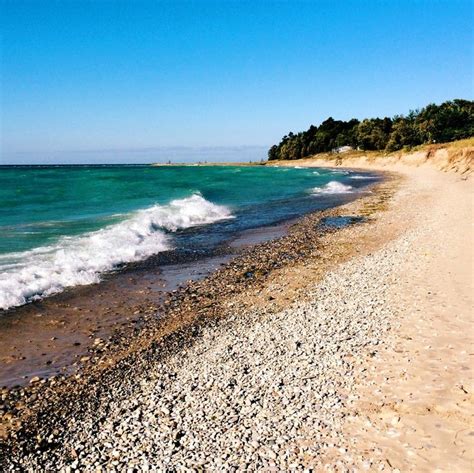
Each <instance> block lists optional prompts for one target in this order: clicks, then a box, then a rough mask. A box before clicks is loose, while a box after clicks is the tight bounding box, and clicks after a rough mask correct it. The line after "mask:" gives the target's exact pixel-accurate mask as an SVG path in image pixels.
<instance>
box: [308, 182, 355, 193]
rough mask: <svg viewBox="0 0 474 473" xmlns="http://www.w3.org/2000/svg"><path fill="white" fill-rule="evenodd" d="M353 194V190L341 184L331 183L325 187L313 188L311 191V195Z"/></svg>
mask: <svg viewBox="0 0 474 473" xmlns="http://www.w3.org/2000/svg"><path fill="white" fill-rule="evenodd" d="M351 192H353V188H352V187H351V186H348V185H346V184H343V183H342V182H337V181H331V182H328V183H327V184H326V185H325V186H322V187H314V188H313V189H312V193H313V194H349V193H351Z"/></svg>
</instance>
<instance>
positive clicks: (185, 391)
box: [3, 197, 409, 471]
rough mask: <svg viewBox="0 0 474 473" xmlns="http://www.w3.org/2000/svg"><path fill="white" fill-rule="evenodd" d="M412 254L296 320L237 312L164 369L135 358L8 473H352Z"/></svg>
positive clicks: (390, 252)
mask: <svg viewBox="0 0 474 473" xmlns="http://www.w3.org/2000/svg"><path fill="white" fill-rule="evenodd" d="M373 198H374V197H371V199H373ZM344 231H348V232H350V231H351V229H350V228H348V229H346V230H344ZM408 246H409V236H408V235H405V236H404V237H403V238H402V239H400V240H398V241H395V242H394V243H392V244H389V245H386V246H384V247H383V248H382V249H381V250H379V251H377V252H374V253H373V254H370V255H368V256H362V257H358V258H355V259H352V260H350V263H349V264H343V265H341V266H339V267H337V268H336V269H335V270H332V271H330V272H329V273H327V274H326V275H325V277H324V278H323V279H322V280H321V281H319V282H318V283H315V284H314V285H313V286H311V289H310V290H309V291H308V293H307V294H306V295H305V298H304V299H298V300H296V301H295V302H294V303H293V304H292V305H291V306H290V307H288V308H286V309H285V310H277V311H275V310H274V309H272V308H271V307H268V308H266V307H263V308H250V309H249V308H248V307H241V308H238V307H232V306H230V307H229V308H228V310H227V311H226V317H225V318H222V319H221V318H216V319H215V320H212V321H211V322H209V323H207V324H205V325H204V326H203V327H202V328H201V329H199V330H197V332H196V334H197V335H199V336H196V337H195V340H194V341H193V343H190V344H186V343H185V344H183V345H182V346H180V347H179V349H175V350H173V351H172V352H170V355H169V356H166V357H162V359H158V360H154V359H150V358H149V356H150V355H149V354H148V357H147V356H146V354H145V356H142V355H143V354H142V353H140V352H137V353H135V354H134V353H133V352H132V354H131V355H129V357H128V358H127V359H126V361H127V363H126V364H125V365H124V366H123V368H121V367H120V362H119V363H118V369H116V370H115V372H114V373H115V375H117V374H118V375H120V376H121V379H120V376H119V379H117V377H116V376H115V375H114V377H113V380H114V382H113V383H112V382H110V383H109V378H108V377H107V376H104V378H103V384H102V385H101V386H99V387H97V388H96V391H93V390H92V391H91V393H89V395H88V397H84V398H83V401H82V402H83V410H82V412H80V415H78V414H79V413H78V411H77V405H74V404H73V401H71V410H70V411H68V406H67V403H68V400H67V398H66V397H65V398H64V403H63V406H62V410H61V413H60V416H58V417H60V418H51V417H50V416H49V414H48V411H47V410H45V412H40V413H39V414H38V415H37V417H36V420H35V423H34V425H33V427H31V426H29V427H28V428H27V430H26V431H24V432H23V433H22V434H21V436H20V437H18V438H17V439H16V442H14V444H13V447H11V448H10V449H9V450H4V451H5V452H7V453H8V457H7V456H5V458H4V459H3V461H4V468H5V469H10V470H14V469H27V470H30V471H43V470H57V469H65V470H68V469H72V470H74V469H79V470H92V469H94V470H97V469H99V470H100V469H104V470H107V471H113V470H116V471H122V470H124V469H126V468H134V467H135V468H137V469H138V470H146V469H147V468H149V469H152V470H155V469H157V470H162V471H163V470H171V471H173V470H187V469H192V470H201V469H209V470H212V471H223V470H237V469H240V470H255V469H269V470H272V469H273V470H275V471H279V470H288V469H308V468H310V469H312V468H320V467H321V466H322V465H323V464H325V465H326V464H327V463H328V462H330V461H332V460H331V459H334V467H335V468H338V467H341V468H342V469H343V470H344V466H347V465H351V464H352V463H353V462H354V461H355V459H354V458H352V457H351V453H350V451H349V450H348V444H347V439H345V438H344V437H343V434H342V430H341V429H342V424H343V422H344V419H345V417H346V416H347V415H348V413H349V404H350V403H351V402H352V401H353V400H354V397H355V395H354V394H353V393H352V392H351V391H352V388H353V386H354V383H355V382H356V379H357V377H358V376H363V371H364V370H365V368H364V362H365V360H366V359H367V358H368V357H369V358H370V357H375V356H377V353H378V350H379V348H380V346H381V345H382V344H383V342H384V335H385V333H386V331H387V330H388V329H389V328H390V324H391V322H392V321H393V318H394V312H393V310H394V309H393V307H391V306H389V305H387V304H386V298H385V295H386V290H387V288H388V286H389V285H390V283H391V281H392V279H393V278H395V277H396V275H397V265H399V264H400V263H401V261H402V260H403V253H404V251H406V250H407V248H408ZM263 247H265V248H268V247H269V245H264V246H263ZM285 289H286V288H285V287H284V286H283V287H281V286H280V287H278V286H277V285H276V283H275V287H270V290H272V291H274V292H275V293H277V292H279V291H282V290H283V291H285ZM223 305H225V300H224V301H223V304H221V306H220V307H223ZM133 356H136V370H134V364H133ZM131 361H132V362H131ZM95 382H96V384H97V379H96V381H95ZM44 392H45V391H43V393H44ZM94 392H97V396H96V397H94ZM46 395H47V391H46ZM71 399H76V398H71ZM28 429H29V430H28ZM32 437H34V438H32ZM383 467H384V466H383V465H382V466H381V468H383Z"/></svg>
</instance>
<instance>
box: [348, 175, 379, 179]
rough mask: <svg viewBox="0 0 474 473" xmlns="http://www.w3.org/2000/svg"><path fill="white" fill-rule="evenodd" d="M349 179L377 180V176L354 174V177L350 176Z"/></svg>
mask: <svg viewBox="0 0 474 473" xmlns="http://www.w3.org/2000/svg"><path fill="white" fill-rule="evenodd" d="M349 179H356V180H358V179H364V180H365V179H377V178H376V177H375V176H361V175H360V174H354V175H353V176H349Z"/></svg>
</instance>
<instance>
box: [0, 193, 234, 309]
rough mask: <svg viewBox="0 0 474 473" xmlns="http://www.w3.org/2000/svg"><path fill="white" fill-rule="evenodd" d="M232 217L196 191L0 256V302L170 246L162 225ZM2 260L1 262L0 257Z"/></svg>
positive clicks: (51, 290)
mask: <svg viewBox="0 0 474 473" xmlns="http://www.w3.org/2000/svg"><path fill="white" fill-rule="evenodd" d="M228 218H233V217H232V214H231V213H230V211H229V209H228V208H227V207H224V206H220V205H216V204H213V203H212V202H209V201H207V200H206V199H204V198H203V197H202V196H201V195H199V194H193V195H192V196H191V197H188V198H185V199H178V200H174V201H171V202H170V203H169V204H167V205H155V206H153V207H150V208H147V209H143V210H139V211H137V212H134V213H133V214H131V215H130V216H129V217H128V218H127V219H126V220H124V221H122V222H120V223H116V224H113V225H110V226H108V227H105V228H102V229H101V230H98V231H95V232H90V233H87V234H84V235H81V236H75V237H63V238H62V239H61V240H59V241H58V242H57V243H56V244H54V245H51V246H44V247H40V248H35V249H34V250H30V251H25V252H22V253H16V254H12V253H10V254H6V255H2V256H1V257H0V271H1V273H0V308H1V309H8V308H10V307H14V306H18V305H22V304H25V303H26V302H28V301H32V300H36V299H40V298H42V297H45V296H48V295H51V294H55V293H57V292H61V291H62V290H64V289H65V288H67V287H71V286H77V285H84V284H91V283H96V282H99V280H100V275H101V274H102V273H104V272H107V271H110V270H113V269H114V268H116V267H117V266H118V265H120V264H123V263H130V262H134V261H140V260H143V259H145V258H147V257H149V256H151V255H153V254H157V253H160V252H161V251H165V250H168V249H171V248H172V242H171V238H170V236H169V235H168V234H167V233H166V231H169V232H174V231H177V230H179V229H184V228H189V227H193V226H197V225H206V224H210V223H213V222H217V221H219V220H223V219H228ZM2 261H3V262H2Z"/></svg>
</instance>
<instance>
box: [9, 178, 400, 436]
mask: <svg viewBox="0 0 474 473" xmlns="http://www.w3.org/2000/svg"><path fill="white" fill-rule="evenodd" d="M392 184H393V181H392V180H390V179H388V178H387V179H386V181H384V182H382V183H379V184H375V185H374V186H375V187H379V186H381V187H391V186H392ZM379 198H382V199H384V198H385V197H384V196H382V197H380V196H379V194H378V193H376V194H368V195H366V196H362V197H359V198H358V199H356V200H354V201H352V202H350V203H349V204H345V205H343V206H342V207H334V208H331V209H328V210H325V211H322V212H315V213H312V214H309V215H306V216H304V217H301V218H300V219H298V220H297V222H294V223H292V224H291V225H290V228H289V232H288V233H287V234H286V235H285V236H283V237H280V238H278V239H276V240H270V241H268V242H264V243H257V245H253V246H252V247H250V248H249V249H246V250H244V251H243V254H242V255H239V256H236V257H235V259H234V260H233V261H232V263H231V264H230V265H229V266H227V267H226V266H225V267H223V268H222V269H218V270H216V271H215V272H213V273H211V274H210V275H208V276H207V277H206V278H205V279H204V280H201V281H193V282H191V283H189V284H188V285H186V286H185V287H182V288H181V289H179V290H176V291H175V292H172V293H171V299H170V300H168V301H165V304H166V306H167V308H168V312H169V314H168V315H167V316H165V319H166V320H167V323H168V325H169V326H166V324H163V323H162V320H160V321H157V320H155V319H154V318H153V317H151V316H150V315H149V314H148V315H146V314H145V315H144V318H143V321H142V322H141V325H145V326H146V329H145V332H146V333H139V332H140V330H139V329H138V327H134V328H132V327H130V328H129V330H130V331H131V334H132V337H133V342H134V343H135V346H134V347H131V348H126V347H123V346H122V345H123V340H124V339H127V338H128V337H127V335H126V334H125V333H120V332H118V333H117V334H116V335H115V336H112V339H111V340H109V341H106V340H102V341H101V342H100V343H99V344H98V346H94V347H93V349H92V352H91V353H88V355H89V359H88V360H87V363H86V366H85V368H86V371H87V370H88V369H91V371H92V372H93V371H94V368H97V367H99V371H100V368H102V365H103V364H104V363H103V362H102V360H101V358H102V356H101V352H102V351H105V353H104V355H105V357H106V358H108V357H111V356H113V352H114V351H115V350H118V351H119V352H120V351H122V352H125V354H124V353H122V354H121V355H120V357H124V356H127V354H128V353H127V352H133V351H134V350H137V351H140V350H141V349H142V347H140V343H141V342H142V339H145V340H146V341H145V345H150V342H149V339H150V338H153V339H156V338H157V337H158V338H160V337H163V336H164V335H167V336H168V335H170V334H171V337H173V334H174V333H175V332H178V331H179V330H180V329H179V328H178V327H180V326H184V327H185V326H186V325H189V324H190V323H193V320H194V319H195V320H196V321H197V323H198V324H199V323H200V319H201V318H202V317H203V316H204V317H205V318H207V319H209V318H212V317H215V314H216V313H218V312H219V311H220V310H222V306H223V305H225V303H224V302H222V303H217V304H215V306H214V307H209V303H208V300H209V299H212V298H213V297H217V298H218V299H222V298H223V297H226V296H227V297H229V295H231V296H233V294H234V292H235V290H236V289H240V290H242V289H245V287H246V286H249V287H252V286H257V287H258V285H259V284H260V283H261V279H265V277H266V273H268V272H272V271H273V272H274V271H275V270H276V269H280V268H282V267H284V266H285V265H287V264H288V263H289V262H290V263H292V262H294V261H297V260H304V258H306V257H307V255H305V254H303V253H302V250H303V249H304V247H305V246H306V252H308V251H313V248H312V246H313V243H312V242H310V241H309V240H307V241H306V242H305V244H304V245H301V243H302V238H304V237H306V236H308V235H311V236H313V237H315V238H316V237H323V238H324V236H323V235H324V232H322V229H320V228H316V226H315V224H317V222H319V221H320V220H321V219H322V218H323V217H325V216H330V215H333V216H334V215H338V214H341V212H344V211H345V210H346V209H347V208H348V207H349V208H350V207H353V206H356V207H364V204H362V202H361V201H373V200H378V199H379ZM369 212H370V206H369ZM327 233H328V235H330V234H332V233H333V230H332V231H331V230H327ZM287 240H290V247H291V251H290V248H289V247H288V243H287ZM316 253H317V254H319V251H318V250H316ZM332 256H334V255H332ZM268 257H270V258H268ZM316 257H317V256H316ZM325 257H326V259H327V261H326V262H325V264H326V265H329V264H330V265H332V264H336V259H334V260H333V261H330V260H331V255H329V254H328V255H325ZM259 260H262V261H259ZM259 264H263V265H266V267H264V268H258V269H257V274H256V276H255V277H250V278H247V277H245V276H243V277H242V275H245V274H246V273H248V270H249V269H254V268H255V266H256V265H257V266H258V265H259ZM254 270H255V269H254ZM223 272H224V273H226V274H224V275H223V274H222V273H223ZM226 279H227V280H229V281H228V282H229V283H230V284H226V286H227V287H225V288H223V287H222V286H223V281H225V280H226ZM198 293H199V295H197V294H198ZM213 294H216V296H213ZM181 299H182V300H181ZM197 299H199V300H198V301H197ZM190 303H192V305H193V307H192V309H193V310H191V311H190V309H191V307H190ZM273 303H274V305H276V304H279V303H280V298H279V297H276V298H275V301H274V302H273ZM283 303H284V302H283ZM199 305H201V307H199ZM183 306H184V307H183ZM183 308H184V311H183ZM183 312H184V315H183ZM186 312H187V313H186ZM190 312H191V313H190ZM192 312H195V313H194V314H193V313H192ZM177 313H178V314H179V316H178V317H177V319H178V321H176V320H175V319H174V317H176V314H177ZM179 319H180V320H181V321H179ZM162 325H165V326H162ZM150 334H151V335H150ZM179 337H180V334H179V333H178V334H177V338H179ZM191 338H192V337H191ZM174 343H175V341H174V340H173V341H172V342H170V345H173V344H174ZM114 363H116V361H114ZM84 376H87V373H86V374H84V373H82V372H81V374H80V377H79V379H80V380H81V381H79V383H82V379H83V377H84ZM51 382H52V383H53V386H55V388H54V389H55V390H58V391H59V389H58V385H60V384H62V383H64V384H65V385H66V386H67V387H65V388H64V390H65V391H68V390H69V386H68V385H69V383H72V384H74V383H75V378H74V376H72V377H67V376H66V377H64V376H61V375H60V376H58V377H53V378H52V380H41V382H38V383H33V384H30V385H28V386H26V387H20V388H18V389H16V390H13V391H11V390H9V389H3V391H2V392H3V394H4V396H7V393H8V395H12V394H13V399H12V400H11V401H7V402H6V403H5V407H7V406H12V405H15V404H16V400H15V399H16V396H17V395H18V397H20V398H21V397H24V393H26V392H29V391H35V390H36V389H38V388H40V389H42V390H43V389H45V390H46V389H47V388H45V387H43V385H44V386H46V385H50V384H51ZM61 390H62V389H61ZM60 397H61V395H58V401H59V402H61V401H60V400H59V398H60ZM29 407H30V408H31V407H32V406H31V405H30V406H29ZM5 410H6V411H7V412H8V413H11V410H10V409H9V408H8V407H7V408H6V409H5ZM32 410H33V411H34V410H36V407H33V409H32ZM13 412H15V409H14V410H13ZM17 414H20V415H19V416H18V415H15V416H12V418H8V419H7V422H8V424H11V425H12V426H15V425H16V423H17V418H18V417H20V418H23V414H24V413H23V412H22V410H21V409H20V410H18V411H17ZM27 416H29V414H28V415H27ZM4 435H5V434H4Z"/></svg>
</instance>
